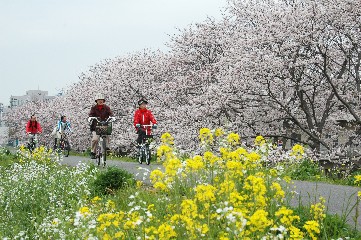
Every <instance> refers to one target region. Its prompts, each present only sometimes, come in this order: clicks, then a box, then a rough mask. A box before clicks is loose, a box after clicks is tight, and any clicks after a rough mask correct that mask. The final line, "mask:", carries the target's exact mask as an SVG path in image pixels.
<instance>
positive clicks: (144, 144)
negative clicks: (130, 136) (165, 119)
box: [137, 125, 153, 165]
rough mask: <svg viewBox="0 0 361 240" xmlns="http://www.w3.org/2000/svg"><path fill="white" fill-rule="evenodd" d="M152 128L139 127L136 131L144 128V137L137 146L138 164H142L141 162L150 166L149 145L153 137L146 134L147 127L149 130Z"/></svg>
mask: <svg viewBox="0 0 361 240" xmlns="http://www.w3.org/2000/svg"><path fill="white" fill-rule="evenodd" d="M152 126H153V125H140V127H139V128H138V129H140V128H142V127H143V128H145V135H144V136H143V138H142V139H141V143H140V144H138V155H137V158H138V162H139V163H140V164H142V163H143V162H145V163H146V164H147V165H149V164H150V159H151V152H150V148H149V145H150V142H151V139H153V135H149V134H148V128H147V127H150V129H152Z"/></svg>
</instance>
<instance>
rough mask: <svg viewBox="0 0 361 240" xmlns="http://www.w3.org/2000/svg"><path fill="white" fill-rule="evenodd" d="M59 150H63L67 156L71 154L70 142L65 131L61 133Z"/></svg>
mask: <svg viewBox="0 0 361 240" xmlns="http://www.w3.org/2000/svg"><path fill="white" fill-rule="evenodd" d="M59 150H61V151H62V152H63V155H64V156H65V157H68V156H69V152H70V144H69V140H68V136H67V134H65V133H61V135H60V139H59Z"/></svg>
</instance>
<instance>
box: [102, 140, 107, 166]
mask: <svg viewBox="0 0 361 240" xmlns="http://www.w3.org/2000/svg"><path fill="white" fill-rule="evenodd" d="M102 161H103V167H105V165H106V161H107V142H106V139H103V156H102Z"/></svg>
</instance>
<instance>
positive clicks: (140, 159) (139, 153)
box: [137, 146, 143, 164]
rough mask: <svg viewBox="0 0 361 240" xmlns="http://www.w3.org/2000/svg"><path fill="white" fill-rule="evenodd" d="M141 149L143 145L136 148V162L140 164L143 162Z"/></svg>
mask: <svg viewBox="0 0 361 240" xmlns="http://www.w3.org/2000/svg"><path fill="white" fill-rule="evenodd" d="M142 149H143V147H142V146H141V147H139V148H138V154H137V158H138V162H139V163H140V164H142V163H143V160H142V158H143V156H142V155H143V154H142Z"/></svg>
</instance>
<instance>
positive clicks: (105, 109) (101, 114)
mask: <svg viewBox="0 0 361 240" xmlns="http://www.w3.org/2000/svg"><path fill="white" fill-rule="evenodd" d="M95 102H96V105H94V106H93V107H92V108H91V109H90V113H89V117H98V118H100V119H101V120H102V121H105V120H107V119H108V118H109V117H113V112H112V111H111V110H110V107H109V106H107V105H105V97H104V95H103V94H100V93H99V94H97V95H96V96H95ZM95 127H96V121H92V122H91V124H90V131H91V132H92V140H91V153H90V154H91V158H92V159H95V150H96V147H97V145H98V141H99V137H100V136H99V135H97V134H96V132H95ZM106 141H107V143H108V144H109V141H110V138H109V136H106ZM108 144H107V145H108Z"/></svg>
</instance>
